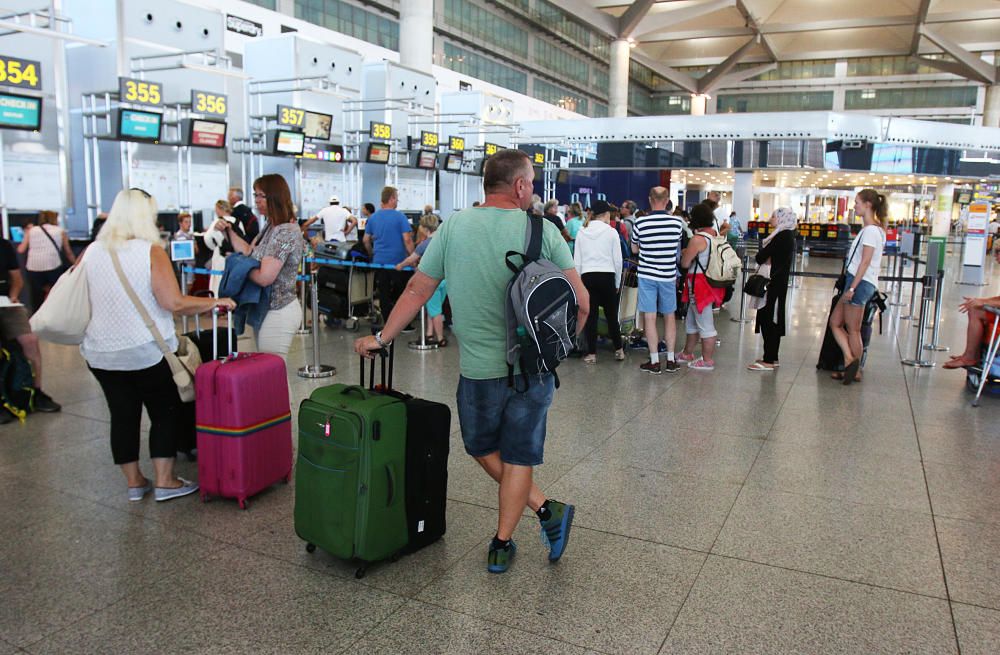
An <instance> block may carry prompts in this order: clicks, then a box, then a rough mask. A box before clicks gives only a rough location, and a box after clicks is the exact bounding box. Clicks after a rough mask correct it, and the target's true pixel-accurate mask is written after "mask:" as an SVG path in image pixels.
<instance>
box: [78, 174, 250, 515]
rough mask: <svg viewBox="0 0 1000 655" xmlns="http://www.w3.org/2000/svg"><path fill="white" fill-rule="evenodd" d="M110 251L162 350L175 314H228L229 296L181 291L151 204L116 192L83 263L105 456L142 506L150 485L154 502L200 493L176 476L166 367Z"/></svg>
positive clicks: (87, 344) (86, 348)
mask: <svg viewBox="0 0 1000 655" xmlns="http://www.w3.org/2000/svg"><path fill="white" fill-rule="evenodd" d="M111 253H115V254H116V255H117V257H118V259H119V261H120V264H121V268H122V271H123V273H124V274H125V278H126V279H127V280H128V283H129V285H130V286H131V287H132V289H133V290H134V291H135V294H136V295H137V296H138V298H139V301H140V302H141V303H142V305H143V307H145V309H146V312H147V313H148V314H149V316H150V318H151V319H152V322H153V324H154V325H155V326H156V328H157V330H158V331H159V332H160V334H161V336H162V337H163V339H164V340H165V341H166V342H167V345H168V346H169V347H171V348H175V349H176V348H177V336H176V334H175V329H174V316H173V315H174V314H182V315H185V316H191V315H194V314H198V313H201V312H207V311H210V310H211V309H212V308H213V307H215V306H220V307H223V308H227V309H233V308H234V307H235V306H236V303H234V302H233V301H232V300H229V299H228V298H223V299H213V298H195V297H192V296H185V295H182V294H181V291H180V288H179V287H178V285H177V278H176V277H175V276H174V270H173V267H172V266H171V264H170V258H169V257H168V256H167V253H166V251H164V250H163V248H162V247H160V231H159V230H158V229H157V227H156V201H155V200H154V199H153V197H152V196H150V195H149V194H148V193H146V192H145V191H143V190H141V189H128V190H126V191H122V192H121V193H119V194H118V196H117V197H116V198H115V203H114V205H113V206H112V207H111V212H110V213H109V214H108V220H107V222H106V223H105V224H104V227H103V228H102V229H101V233H100V234H99V235H98V237H97V241H96V242H95V243H94V244H93V245H91V246H90V247H89V248H88V249H87V252H86V254H85V256H84V257H82V258H81V260H82V262H83V265H84V266H85V267H86V271H87V287H88V289H89V291H90V304H91V318H90V325H88V326H87V331H86V333H85V335H84V339H83V344H82V345H81V346H80V352H81V353H82V354H83V357H84V359H85V360H87V366H88V367H89V368H90V371H91V372H92V373H93V374H94V377H95V378H97V382H98V383H99V384H100V385H101V389H102V390H103V391H104V397H105V400H106V401H107V403H108V410H109V411H110V412H111V454H112V457H113V458H114V462H115V464H117V465H118V466H120V467H121V470H122V473H123V474H124V475H125V480H126V482H127V483H128V499H129V500H130V501H140V500H142V499H143V497H145V496H146V494H148V493H149V492H150V491H151V490H153V488H154V485H155V491H154V496H155V498H156V500H157V501H158V502H160V501H165V500H170V499H172V498H179V497H181V496H186V495H188V494H191V493H194V492H195V491H197V490H198V484H197V483H195V482H191V481H188V480H184V479H181V478H178V477H177V476H176V475H175V474H174V458H175V456H176V454H177V442H176V435H177V434H178V433H179V432H181V426H178V425H176V423H175V421H176V418H177V417H178V416H180V415H181V411H180V408H181V400H180V397H179V396H178V395H177V386H176V385H175V384H174V380H173V376H172V375H171V372H170V367H169V366H168V365H167V361H166V359H164V357H163V353H162V352H161V351H160V348H159V347H158V346H157V344H156V341H155V339H154V337H153V335H152V333H151V332H150V330H149V328H147V327H146V324H145V322H144V321H143V318H142V316H141V315H140V314H139V312H138V310H137V309H136V307H135V305H133V304H132V301H131V300H130V299H129V297H128V294H127V293H126V291H125V287H124V286H123V284H122V281H121V279H120V278H119V276H118V273H117V272H116V271H115V267H114V264H113V262H112V258H111ZM143 407H145V408H146V412H147V413H148V414H149V420H150V428H149V454H150V457H151V458H152V460H153V469H154V472H155V480H153V481H151V480H149V479H148V478H146V477H145V476H144V475H143V473H142V471H141V470H140V468H139V445H140V444H139V441H140V434H139V432H140V428H139V423H140V420H141V418H142V409H143Z"/></svg>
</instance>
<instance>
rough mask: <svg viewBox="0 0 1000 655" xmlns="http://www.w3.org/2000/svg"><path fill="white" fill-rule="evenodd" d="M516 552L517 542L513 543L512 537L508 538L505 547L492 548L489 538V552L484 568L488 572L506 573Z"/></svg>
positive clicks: (491, 541)
mask: <svg viewBox="0 0 1000 655" xmlns="http://www.w3.org/2000/svg"><path fill="white" fill-rule="evenodd" d="M516 554H517V544H515V543H514V540H513V539H511V540H510V546H508V547H507V548H494V547H493V540H492V539H491V540H490V552H489V555H487V556H486V570H487V571H489V572H490V573H506V572H507V569H509V568H510V563H511V562H512V561H513V560H514V555H516Z"/></svg>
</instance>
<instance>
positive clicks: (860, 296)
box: [844, 273, 876, 307]
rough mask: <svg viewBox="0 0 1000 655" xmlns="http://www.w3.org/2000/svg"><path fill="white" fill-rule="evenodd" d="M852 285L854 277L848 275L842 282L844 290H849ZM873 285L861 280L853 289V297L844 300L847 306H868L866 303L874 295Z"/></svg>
mask: <svg viewBox="0 0 1000 655" xmlns="http://www.w3.org/2000/svg"><path fill="white" fill-rule="evenodd" d="M853 283H854V275H852V274H851V273H848V274H847V276H846V278H845V281H844V290H845V291H846V290H847V289H850V288H851V284H853ZM875 291H876V289H875V285H874V284H872V283H871V282H869V281H868V280H861V282H859V283H858V286H857V288H856V289H854V295H853V296H851V299H850V300H845V302H846V303H847V304H848V305H854V306H855V307H864V306H865V305H867V304H868V301H869V300H871V299H872V297H873V296H874V295H875Z"/></svg>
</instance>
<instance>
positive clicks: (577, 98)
mask: <svg viewBox="0 0 1000 655" xmlns="http://www.w3.org/2000/svg"><path fill="white" fill-rule="evenodd" d="M532 86H533V89H534V91H533V94H534V96H535V97H536V98H538V99H539V100H542V101H544V102H547V103H549V104H551V105H556V106H558V107H562V108H563V109H568V110H570V111H575V112H577V113H578V114H587V113H588V102H587V99H586V98H584V97H583V96H582V95H580V94H578V93H573V92H572V91H569V90H567V89H564V88H562V87H561V86H556V85H555V84H550V83H548V82H546V81H545V80H543V79H540V78H537V77H536V78H535V81H534V84H533V85H532Z"/></svg>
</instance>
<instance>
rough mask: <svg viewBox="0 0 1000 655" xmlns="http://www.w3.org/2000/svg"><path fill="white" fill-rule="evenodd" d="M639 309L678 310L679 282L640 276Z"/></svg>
mask: <svg viewBox="0 0 1000 655" xmlns="http://www.w3.org/2000/svg"><path fill="white" fill-rule="evenodd" d="M639 311H640V312H643V313H645V314H653V313H660V314H672V313H673V312H675V311H677V282H676V280H671V281H669V282H667V281H665V280H651V279H649V278H645V277H641V278H639Z"/></svg>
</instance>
